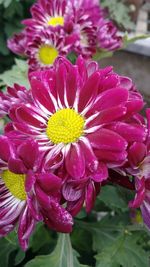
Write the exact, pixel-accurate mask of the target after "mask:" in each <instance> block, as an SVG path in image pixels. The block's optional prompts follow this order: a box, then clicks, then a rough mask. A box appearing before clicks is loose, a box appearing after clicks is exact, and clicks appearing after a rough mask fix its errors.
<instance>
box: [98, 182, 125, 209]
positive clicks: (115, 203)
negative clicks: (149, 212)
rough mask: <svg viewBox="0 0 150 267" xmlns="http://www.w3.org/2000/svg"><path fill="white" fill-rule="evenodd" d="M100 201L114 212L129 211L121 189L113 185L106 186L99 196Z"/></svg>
mask: <svg viewBox="0 0 150 267" xmlns="http://www.w3.org/2000/svg"><path fill="white" fill-rule="evenodd" d="M98 201H102V202H103V203H104V204H105V205H106V206H107V207H108V208H110V209H112V210H116V211H117V210H121V211H127V210H128V206H127V203H126V201H125V200H124V199H123V198H122V196H121V193H120V191H119V187H115V186H112V185H107V186H104V187H103V188H102V190H101V193H100V195H99V196H98Z"/></svg>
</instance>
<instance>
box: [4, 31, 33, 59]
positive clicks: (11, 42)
mask: <svg viewBox="0 0 150 267" xmlns="http://www.w3.org/2000/svg"><path fill="white" fill-rule="evenodd" d="M30 40H31V37H30V38H29V36H28V34H27V31H26V30H25V29H24V30H23V31H22V32H20V33H17V34H14V36H13V37H11V38H10V39H8V41H7V46H8V48H9V49H10V50H11V51H12V52H13V53H15V54H18V55H21V56H25V50H26V47H27V45H28V43H29V42H30Z"/></svg>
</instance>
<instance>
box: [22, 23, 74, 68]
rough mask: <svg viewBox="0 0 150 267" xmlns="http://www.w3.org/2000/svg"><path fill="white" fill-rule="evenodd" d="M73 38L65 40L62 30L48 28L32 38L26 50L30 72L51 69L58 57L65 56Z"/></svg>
mask: <svg viewBox="0 0 150 267" xmlns="http://www.w3.org/2000/svg"><path fill="white" fill-rule="evenodd" d="M71 38H73V39H74V37H73V36H71V37H69V38H67V37H66V36H65V34H64V30H63V29H61V28H59V29H57V30H55V29H53V28H48V29H46V30H42V31H41V32H40V34H39V35H37V36H35V38H33V40H32V42H31V44H30V45H28V47H27V49H26V54H27V55H28V58H29V66H30V70H32V71H33V70H38V69H39V70H40V69H45V68H49V67H52V65H53V63H54V61H55V59H56V58H57V57H58V56H59V55H67V54H68V53H69V52H70V50H71V46H72V40H71Z"/></svg>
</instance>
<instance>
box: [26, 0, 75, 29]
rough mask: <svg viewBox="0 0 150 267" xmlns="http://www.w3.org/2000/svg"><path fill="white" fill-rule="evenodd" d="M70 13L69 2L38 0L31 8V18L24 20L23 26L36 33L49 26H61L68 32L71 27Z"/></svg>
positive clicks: (70, 5) (64, 0)
mask: <svg viewBox="0 0 150 267" xmlns="http://www.w3.org/2000/svg"><path fill="white" fill-rule="evenodd" d="M72 13H73V9H72V1H70V0H69V1H67V0H38V1H37V3H35V4H34V5H33V6H32V8H31V15H32V18H30V19H25V20H24V21H23V24H25V25H26V26H27V28H28V27H29V28H32V30H33V31H34V30H35V31H36V32H37V31H39V30H42V29H43V28H46V27H49V26H51V27H54V28H55V27H57V26H62V27H64V28H65V29H66V30H67V31H69V30H70V27H72V22H71V18H72Z"/></svg>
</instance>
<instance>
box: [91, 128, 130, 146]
mask: <svg viewBox="0 0 150 267" xmlns="http://www.w3.org/2000/svg"><path fill="white" fill-rule="evenodd" d="M87 138H88V139H89V141H90V143H91V145H92V146H93V147H94V148H98V149H103V150H109V151H122V150H125V149H126V148H127V142H126V141H125V139H124V138H122V137H121V136H120V135H119V134H117V133H115V132H113V131H111V130H108V129H103V128H102V129H100V130H98V131H97V132H95V133H92V134H88V136H87Z"/></svg>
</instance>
